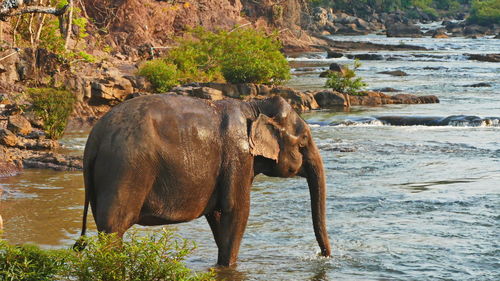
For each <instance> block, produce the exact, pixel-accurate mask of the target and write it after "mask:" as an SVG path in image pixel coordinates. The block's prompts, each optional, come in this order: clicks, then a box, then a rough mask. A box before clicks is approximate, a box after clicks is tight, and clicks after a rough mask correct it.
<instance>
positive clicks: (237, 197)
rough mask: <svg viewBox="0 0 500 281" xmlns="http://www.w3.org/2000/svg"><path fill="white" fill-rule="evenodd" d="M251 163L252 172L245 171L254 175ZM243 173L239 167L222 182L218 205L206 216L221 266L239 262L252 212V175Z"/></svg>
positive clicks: (248, 168)
mask: <svg viewBox="0 0 500 281" xmlns="http://www.w3.org/2000/svg"><path fill="white" fill-rule="evenodd" d="M248 165H249V167H246V168H247V169H245V170H250V171H251V173H244V175H253V171H252V170H251V167H252V166H251V163H248ZM233 168H234V167H233ZM241 175H242V173H241V172H239V170H238V171H236V169H233V170H232V171H229V173H228V174H227V177H226V178H225V180H224V181H223V182H225V183H226V184H221V185H220V186H221V189H220V190H219V192H220V193H219V200H218V204H217V206H218V207H217V209H216V210H214V211H212V212H211V213H209V214H207V215H206V216H205V217H206V218H207V221H208V223H209V224H210V228H211V229H212V233H213V235H214V238H215V242H216V244H217V247H218V248H219V255H218V259H217V264H218V265H221V266H230V265H232V264H234V263H236V260H237V258H238V252H239V249H240V243H241V239H242V238H243V234H244V232H245V228H246V225H247V221H248V215H249V212H250V188H251V185H252V179H253V178H252V177H250V176H245V177H243V178H242V177H241Z"/></svg>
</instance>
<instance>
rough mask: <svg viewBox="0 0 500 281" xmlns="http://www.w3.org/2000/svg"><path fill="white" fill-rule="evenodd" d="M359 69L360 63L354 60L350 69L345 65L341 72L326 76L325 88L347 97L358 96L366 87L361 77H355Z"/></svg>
mask: <svg viewBox="0 0 500 281" xmlns="http://www.w3.org/2000/svg"><path fill="white" fill-rule="evenodd" d="M359 67H361V63H360V62H359V60H355V61H354V64H353V68H352V69H351V68H349V66H346V65H345V66H343V71H342V72H330V73H329V74H328V75H327V78H328V79H327V80H326V83H325V87H326V88H332V90H334V91H337V92H341V93H346V94H349V95H357V94H359V92H360V91H361V90H362V88H363V87H365V86H366V83H365V82H363V79H361V77H356V70H357V69H358V68H359Z"/></svg>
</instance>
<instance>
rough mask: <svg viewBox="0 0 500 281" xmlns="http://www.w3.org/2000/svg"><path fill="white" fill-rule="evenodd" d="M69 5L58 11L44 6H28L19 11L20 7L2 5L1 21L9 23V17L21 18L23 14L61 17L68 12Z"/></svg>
mask: <svg viewBox="0 0 500 281" xmlns="http://www.w3.org/2000/svg"><path fill="white" fill-rule="evenodd" d="M68 7H69V5H65V6H64V7H62V8H60V9H57V8H54V7H43V6H27V7H24V8H22V9H19V7H18V6H14V7H6V6H5V5H2V7H1V8H0V20H2V21H7V18H8V17H12V16H19V15H22V14H31V13H40V14H51V15H55V16H60V15H62V14H64V13H65V12H66V10H68Z"/></svg>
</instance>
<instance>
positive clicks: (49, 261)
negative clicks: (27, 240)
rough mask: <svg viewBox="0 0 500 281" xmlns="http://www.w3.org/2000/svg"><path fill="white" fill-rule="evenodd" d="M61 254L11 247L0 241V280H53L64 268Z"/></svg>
mask: <svg viewBox="0 0 500 281" xmlns="http://www.w3.org/2000/svg"><path fill="white" fill-rule="evenodd" d="M63 252H64V251H57V250H50V251H46V250H41V249H40V248H38V247H37V246H34V245H23V246H13V245H10V244H8V243H7V242H6V241H5V240H1V239H0V280H6V281H7V280H16V281H43V280H47V281H49V280H55V277H56V275H57V274H58V273H60V272H61V270H62V269H63V268H64V262H65V259H64V258H63V255H62V253H63Z"/></svg>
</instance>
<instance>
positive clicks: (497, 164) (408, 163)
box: [0, 35, 500, 280]
mask: <svg viewBox="0 0 500 281" xmlns="http://www.w3.org/2000/svg"><path fill="white" fill-rule="evenodd" d="M334 39H335V40H353V41H354V40H359V41H371V42H379V43H385V44H412V45H420V46H425V47H427V48H429V49H430V50H429V51H400V52H394V51H391V52H386V51H380V52H377V53H379V54H382V55H383V56H384V59H383V60H377V61H362V66H361V68H360V69H359V71H358V75H359V76H360V77H362V78H363V79H364V80H365V81H366V82H367V83H368V85H369V88H370V89H377V88H384V87H392V88H395V89H398V90H401V91H403V92H406V93H414V94H417V95H429V94H434V95H437V96H438V97H439V98H440V100H441V103H439V104H427V105H389V106H382V107H355V108H352V109H351V110H350V111H340V112H339V111H328V110H324V111H319V112H312V113H307V114H304V115H303V116H304V118H305V119H306V120H307V121H308V122H309V123H310V124H311V127H312V131H313V135H314V137H315V140H316V142H317V144H318V146H319V148H320V150H321V153H322V156H323V159H324V163H325V169H326V175H327V184H328V199H327V200H328V201H327V206H328V211H327V212H328V213H327V217H328V229H329V235H330V238H331V242H332V251H333V257H332V258H329V259H325V258H319V257H317V253H318V252H319V248H318V246H317V244H316V241H315V238H314V233H313V230H312V223H311V214H310V205H309V194H308V189H307V185H306V182H305V180H304V179H300V178H293V179H279V178H268V177H264V176H258V177H257V178H256V180H255V183H254V187H253V192H252V205H251V214H250V219H249V222H248V227H247V230H246V233H245V237H244V239H243V242H242V245H241V250H240V255H239V264H238V267H237V268H235V269H226V270H220V271H219V277H221V278H226V279H227V280H500V271H499V268H500V225H499V223H500V125H499V124H498V117H499V116H500V63H489V62H477V61H471V60H467V59H466V57H465V56H464V54H465V53H492V52H498V50H500V40H498V39H490V38H481V39H465V38H450V39H430V38H417V39H411V38H386V37H385V36H379V35H366V36H345V37H335V38H334ZM353 53H356V52H353ZM325 56H326V54H325V53H314V54H304V55H302V56H300V57H297V58H291V59H290V62H291V64H292V67H293V74H294V76H293V79H292V80H291V81H290V82H289V84H290V86H293V87H296V88H299V89H317V88H321V87H322V85H323V84H324V82H325V80H324V79H323V78H318V74H319V73H320V72H321V71H324V70H325V69H327V68H328V65H329V64H330V63H332V62H338V63H352V61H350V60H348V59H346V58H345V57H343V58H339V59H326V58H325ZM386 70H402V71H404V72H406V73H407V74H408V76H403V77H394V76H389V75H386V74H379V73H378V72H381V71H386ZM480 82H484V83H488V84H489V85H490V87H467V86H468V85H471V84H476V83H480ZM452 115H463V116H476V117H477V118H475V120H480V121H479V122H469V121H467V120H471V118H468V119H467V118H465V117H461V118H462V121H460V122H452V123H449V124H446V126H424V125H416V126H392V125H388V124H387V123H384V122H382V121H380V119H378V118H377V117H380V116H397V117H398V118H400V117H402V118H406V117H408V116H418V117H424V118H426V117H433V118H437V119H439V118H445V117H448V116H452ZM381 119H383V118H381ZM486 119H488V120H490V122H482V121H481V120H486ZM495 120H497V121H495ZM85 138H86V132H85V131H82V132H70V133H69V134H67V135H66V136H65V138H64V144H65V146H66V149H68V150H70V151H72V152H73V153H81V151H82V149H83V146H84V143H85ZM0 183H1V184H2V186H3V188H4V189H5V192H4V194H3V197H2V204H1V207H0V213H1V214H2V216H3V217H4V220H5V233H4V237H5V238H6V239H8V240H9V241H11V242H14V243H24V242H32V243H36V244H40V245H42V246H44V247H62V246H64V247H66V246H68V245H71V244H72V242H73V241H74V239H76V238H77V237H78V232H79V227H80V221H81V212H82V208H83V207H82V204H83V184H82V178H81V173H80V172H54V171H47V170H43V171H42V170H26V171H25V172H24V173H23V174H21V175H19V176H15V177H10V178H2V179H0ZM90 220H92V218H90ZM90 227H91V229H92V230H93V231H91V233H95V232H94V231H95V226H94V225H93V223H92V224H91V226H90ZM134 228H136V229H139V230H140V231H154V229H155V228H143V227H134ZM170 228H172V229H175V230H176V231H177V232H178V233H179V234H180V235H181V236H183V237H184V238H188V239H192V240H194V241H195V242H196V243H197V244H198V248H197V249H196V250H195V252H194V253H193V254H192V255H191V256H190V257H189V258H188V260H187V262H188V266H189V267H191V268H194V269H196V270H206V269H208V268H209V267H210V266H212V265H213V264H214V263H215V262H216V257H217V249H216V246H215V243H214V242H213V238H212V234H211V232H210V229H209V227H208V224H207V223H206V222H205V220H204V219H199V220H196V221H193V222H190V223H186V224H180V225H175V226H171V227H170Z"/></svg>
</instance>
